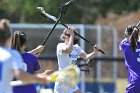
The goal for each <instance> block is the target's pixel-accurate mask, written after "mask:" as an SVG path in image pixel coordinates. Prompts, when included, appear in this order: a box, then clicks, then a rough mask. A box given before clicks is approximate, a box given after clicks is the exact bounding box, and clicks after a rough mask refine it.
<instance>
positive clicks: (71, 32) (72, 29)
mask: <svg viewBox="0 0 140 93" xmlns="http://www.w3.org/2000/svg"><path fill="white" fill-rule="evenodd" d="M67 30H68V33H69V34H70V36H74V31H75V30H76V29H75V28H74V27H69V28H67Z"/></svg>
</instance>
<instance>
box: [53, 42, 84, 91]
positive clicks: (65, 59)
mask: <svg viewBox="0 0 140 93" xmlns="http://www.w3.org/2000/svg"><path fill="white" fill-rule="evenodd" d="M64 47H66V44H65V43H59V44H58V45H57V59H58V66H59V70H61V69H63V68H65V67H67V66H69V65H70V64H75V63H76V61H77V58H78V56H79V55H80V54H82V53H85V52H84V51H83V50H82V49H81V47H80V46H79V45H78V44H76V45H73V49H72V52H71V53H70V54H67V53H62V49H63V48H64ZM63 85H65V84H62V83H60V82H57V81H56V82H55V87H54V92H55V93H73V92H74V91H76V90H78V89H79V88H78V86H77V85H75V86H74V87H71V88H69V89H67V90H65V88H63ZM65 87H67V85H65Z"/></svg>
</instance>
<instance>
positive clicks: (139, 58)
mask: <svg viewBox="0 0 140 93" xmlns="http://www.w3.org/2000/svg"><path fill="white" fill-rule="evenodd" d="M136 52H138V53H139V52H140V49H136ZM137 61H138V62H140V53H139V56H138V58H137Z"/></svg>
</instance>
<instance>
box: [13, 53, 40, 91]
mask: <svg viewBox="0 0 140 93" xmlns="http://www.w3.org/2000/svg"><path fill="white" fill-rule="evenodd" d="M22 57H23V60H24V62H25V63H26V64H27V72H29V73H31V74H34V73H35V71H37V70H39V69H40V65H39V63H38V61H37V58H36V57H35V56H34V55H32V54H30V53H24V54H22ZM13 90H14V93H37V91H36V88H35V86H34V84H29V85H23V86H16V87H14V88H13Z"/></svg>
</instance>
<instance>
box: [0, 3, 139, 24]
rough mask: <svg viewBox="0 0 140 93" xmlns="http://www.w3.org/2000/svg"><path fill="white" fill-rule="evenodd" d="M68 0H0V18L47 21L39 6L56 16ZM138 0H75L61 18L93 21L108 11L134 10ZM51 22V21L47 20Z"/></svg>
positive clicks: (69, 20)
mask: <svg viewBox="0 0 140 93" xmlns="http://www.w3.org/2000/svg"><path fill="white" fill-rule="evenodd" d="M67 1H68V0H4V1H3V2H0V6H1V7H0V18H8V19H10V20H11V22H13V23H42V22H45V23H47V22H48V21H46V20H45V19H44V18H42V17H41V15H40V14H39V13H38V11H37V7H38V6H41V7H44V9H45V10H46V11H47V12H48V13H50V14H52V15H54V16H58V14H59V12H60V8H59V7H60V6H61V5H62V4H64V3H65V2H67ZM139 7H140V3H139V0H76V3H75V4H73V5H72V6H70V7H69V8H68V11H67V13H66V14H65V15H64V17H63V18H62V21H64V22H65V23H73V24H74V23H85V24H86V23H88V24H91V23H94V22H95V20H96V18H97V17H106V14H107V13H108V12H114V13H116V14H122V13H127V12H131V11H136V10H138V9H139ZM49 23H51V22H49Z"/></svg>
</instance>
